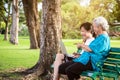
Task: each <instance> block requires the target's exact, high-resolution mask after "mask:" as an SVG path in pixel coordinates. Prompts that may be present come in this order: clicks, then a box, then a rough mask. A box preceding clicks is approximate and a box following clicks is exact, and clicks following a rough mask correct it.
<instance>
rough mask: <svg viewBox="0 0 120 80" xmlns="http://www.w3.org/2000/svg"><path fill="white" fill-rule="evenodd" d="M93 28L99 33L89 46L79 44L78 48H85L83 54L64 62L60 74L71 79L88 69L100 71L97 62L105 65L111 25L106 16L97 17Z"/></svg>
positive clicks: (73, 79) (77, 77)
mask: <svg viewBox="0 0 120 80" xmlns="http://www.w3.org/2000/svg"><path fill="white" fill-rule="evenodd" d="M93 29H94V32H95V34H96V35H97V36H96V38H95V40H93V41H92V42H91V43H90V45H89V46H87V45H84V44H78V45H77V47H78V48H82V49H84V52H83V54H82V55H81V56H80V57H78V58H75V59H73V61H70V62H66V63H63V64H61V65H60V66H59V74H65V75H67V76H68V79H69V80H76V79H79V78H80V76H79V75H80V74H81V73H82V72H83V71H86V70H94V71H99V70H100V69H99V68H98V67H97V63H98V62H99V63H101V66H102V65H103V61H104V60H105V59H106V56H107V55H108V54H109V50H110V38H109V36H108V34H107V30H108V29H109V25H108V22H107V20H106V19H105V18H104V17H97V18H95V19H94V20H93Z"/></svg>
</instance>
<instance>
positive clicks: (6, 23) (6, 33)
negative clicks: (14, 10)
mask: <svg viewBox="0 0 120 80" xmlns="http://www.w3.org/2000/svg"><path fill="white" fill-rule="evenodd" d="M4 40H5V41H6V40H8V21H6V22H5V34H4Z"/></svg>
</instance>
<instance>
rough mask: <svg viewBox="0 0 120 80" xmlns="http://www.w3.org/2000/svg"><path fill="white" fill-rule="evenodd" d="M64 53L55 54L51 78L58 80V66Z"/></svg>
mask: <svg viewBox="0 0 120 80" xmlns="http://www.w3.org/2000/svg"><path fill="white" fill-rule="evenodd" d="M63 59H64V54H60V53H58V54H56V58H55V62H54V73H53V80H59V74H58V67H59V65H60V64H62V63H63Z"/></svg>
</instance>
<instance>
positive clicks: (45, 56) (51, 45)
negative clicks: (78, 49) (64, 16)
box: [28, 0, 61, 80]
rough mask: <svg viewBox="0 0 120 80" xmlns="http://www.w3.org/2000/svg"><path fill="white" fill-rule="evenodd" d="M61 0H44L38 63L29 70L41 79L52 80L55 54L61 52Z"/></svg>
mask: <svg viewBox="0 0 120 80" xmlns="http://www.w3.org/2000/svg"><path fill="white" fill-rule="evenodd" d="M60 2H61V0H43V1H42V23H41V39H40V40H41V43H40V44H41V45H40V56H39V60H38V62H37V64H36V65H35V66H34V67H33V68H31V69H29V70H28V71H31V72H33V73H32V74H31V75H33V76H34V77H39V80H51V74H49V73H50V71H51V65H52V64H53V61H54V58H55V54H56V53H58V52H60V45H59V41H60V39H61V12H60V11H61V8H60Z"/></svg>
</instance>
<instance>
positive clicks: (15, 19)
mask: <svg viewBox="0 0 120 80" xmlns="http://www.w3.org/2000/svg"><path fill="white" fill-rule="evenodd" d="M18 23H19V10H18V0H13V2H12V26H11V29H10V42H11V43H12V44H18Z"/></svg>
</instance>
